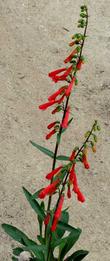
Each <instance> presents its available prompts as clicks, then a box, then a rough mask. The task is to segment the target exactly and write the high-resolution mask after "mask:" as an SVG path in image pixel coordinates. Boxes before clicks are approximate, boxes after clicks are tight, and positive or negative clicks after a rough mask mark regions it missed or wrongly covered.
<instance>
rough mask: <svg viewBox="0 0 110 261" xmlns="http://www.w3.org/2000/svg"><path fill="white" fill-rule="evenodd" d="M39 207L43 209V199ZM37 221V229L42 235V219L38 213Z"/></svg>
mask: <svg viewBox="0 0 110 261" xmlns="http://www.w3.org/2000/svg"><path fill="white" fill-rule="evenodd" d="M40 207H41V209H43V211H44V209H45V205H44V201H42V202H41V205H40ZM38 223H39V230H40V236H42V224H43V219H42V218H41V216H39V215H38Z"/></svg>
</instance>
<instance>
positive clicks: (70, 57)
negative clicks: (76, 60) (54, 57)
mask: <svg viewBox="0 0 110 261" xmlns="http://www.w3.org/2000/svg"><path fill="white" fill-rule="evenodd" d="M76 53H77V49H75V50H73V51H72V53H71V54H70V55H69V56H68V57H67V58H66V59H65V60H64V63H68V62H70V61H71V59H72V58H73V56H74V54H76Z"/></svg>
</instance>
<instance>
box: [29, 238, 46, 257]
mask: <svg viewBox="0 0 110 261" xmlns="http://www.w3.org/2000/svg"><path fill="white" fill-rule="evenodd" d="M26 244H27V246H26V247H25V248H24V250H25V251H32V252H33V254H34V255H35V256H36V257H37V258H38V260H39V261H45V258H44V253H45V252H46V246H44V245H37V244H28V242H26Z"/></svg>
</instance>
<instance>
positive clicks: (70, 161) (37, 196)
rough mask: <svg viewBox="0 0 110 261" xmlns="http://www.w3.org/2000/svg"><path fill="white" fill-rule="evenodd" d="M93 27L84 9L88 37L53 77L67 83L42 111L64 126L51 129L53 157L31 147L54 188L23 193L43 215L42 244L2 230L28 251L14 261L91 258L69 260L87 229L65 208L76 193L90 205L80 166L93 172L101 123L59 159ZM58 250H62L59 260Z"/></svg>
mask: <svg viewBox="0 0 110 261" xmlns="http://www.w3.org/2000/svg"><path fill="white" fill-rule="evenodd" d="M87 26H88V9H87V6H85V5H83V6H81V11H80V20H79V21H78V27H79V28H81V29H82V30H84V32H83V33H76V34H74V35H73V36H72V41H71V42H70V43H69V46H70V47H71V48H73V50H72V52H71V53H70V54H69V55H68V56H67V58H66V59H65V60H64V63H65V64H69V65H68V66H65V67H64V68H60V69H57V70H55V71H52V72H50V73H49V77H50V78H51V79H52V81H53V82H54V83H59V82H61V83H62V82H64V83H63V84H62V87H60V88H59V89H58V90H56V91H55V92H54V93H53V94H52V95H50V96H49V97H48V101H47V102H46V103H44V104H42V105H40V106H39V109H40V110H46V109H48V108H49V107H52V108H53V106H54V105H55V108H54V109H52V114H53V115H54V114H58V112H62V118H61V120H56V121H54V122H52V123H50V124H49V125H48V126H47V128H48V130H49V133H48V134H47V135H46V139H47V140H48V139H50V138H51V137H52V136H53V135H56V144H55V149H54V152H52V151H50V150H49V149H47V148H44V147H42V146H41V145H38V144H37V143H35V142H33V141H31V144H32V145H33V146H34V147H36V148H37V149H38V150H40V151H41V152H43V153H44V154H46V155H48V156H49V157H50V158H52V160H53V164H52V170H51V171H50V172H49V173H48V174H47V175H46V179H47V180H49V181H50V183H49V185H48V186H46V187H44V188H41V189H40V190H38V191H37V192H35V193H34V194H31V193H30V192H29V191H27V189H26V188H24V187H23V192H24V194H25V196H26V198H27V200H28V202H29V203H30V205H31V207H32V208H33V210H34V211H35V213H36V214H37V218H38V224H39V234H38V235H37V242H36V241H33V240H31V239H30V238H29V237H28V236H27V235H26V234H24V232H22V231H20V230H19V229H17V228H16V227H14V226H12V225H8V224H2V227H3V229H4V230H5V232H6V233H7V234H8V235H10V236H11V237H12V238H13V239H14V240H16V241H17V242H19V243H20V244H21V245H22V246H19V247H17V248H14V249H13V256H12V260H19V261H23V260H27V261H28V260H39V261H54V260H58V261H63V260H65V261H80V260H82V259H83V258H84V257H85V256H86V255H87V254H88V251H86V250H77V251H75V252H74V253H73V254H70V255H69V256H67V255H68V252H69V251H70V250H71V248H72V247H73V246H74V244H75V243H76V241H77V240H78V238H79V236H80V234H81V229H79V228H74V227H72V226H71V225H69V224H68V222H69V213H68V208H66V209H63V203H64V200H65V198H66V197H67V198H68V199H70V198H71V197H72V193H73V194H74V195H76V198H77V200H78V201H79V202H81V203H83V202H84V201H85V196H84V195H83V193H82V192H81V190H80V188H79V185H78V180H77V175H76V170H75V169H76V165H77V164H78V163H79V162H81V163H82V164H83V165H84V168H85V169H89V168H90V165H89V163H88V150H90V149H92V151H93V152H96V142H97V131H100V126H99V124H98V122H97V121H96V120H95V122H94V123H93V126H92V127H91V130H89V131H87V132H86V133H85V140H84V142H83V144H82V146H81V147H78V146H77V147H75V148H72V152H71V155H70V156H65V155H58V149H59V145H60V143H61V136H62V134H63V133H64V132H65V131H66V130H67V129H68V127H69V125H70V124H71V122H72V120H73V118H71V117H70V115H71V108H70V105H69V100H70V96H71V93H72V89H73V86H76V85H77V84H78V79H77V72H78V71H79V70H81V68H82V66H83V64H84V62H85V58H84V56H83V47H84V44H85V39H86V37H87V34H86V33H87ZM59 161H60V162H61V161H63V162H66V163H65V164H63V163H62V164H59V165H58V166H56V163H57V162H59ZM53 197H54V198H55V200H54V202H55V204H54V205H53V203H52V198H53ZM45 198H48V201H47V203H45V201H44V199H45ZM65 232H66V236H65ZM55 249H58V251H57V252H56V254H55V251H54V250H55Z"/></svg>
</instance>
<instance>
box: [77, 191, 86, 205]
mask: <svg viewBox="0 0 110 261" xmlns="http://www.w3.org/2000/svg"><path fill="white" fill-rule="evenodd" d="M77 199H78V200H79V201H80V202H82V203H83V202H84V201H85V197H84V195H83V194H82V192H81V191H80V189H79V188H78V191H77Z"/></svg>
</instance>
